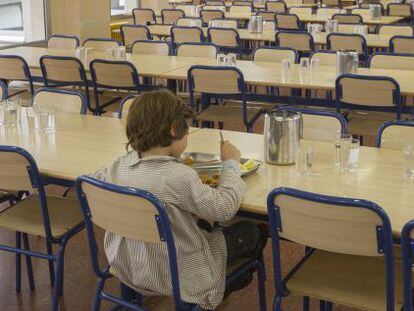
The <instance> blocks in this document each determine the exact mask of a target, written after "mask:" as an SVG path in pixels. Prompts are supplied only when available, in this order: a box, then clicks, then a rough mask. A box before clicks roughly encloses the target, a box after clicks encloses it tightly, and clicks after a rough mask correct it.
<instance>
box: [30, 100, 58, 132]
mask: <svg viewBox="0 0 414 311" xmlns="http://www.w3.org/2000/svg"><path fill="white" fill-rule="evenodd" d="M55 114H56V108H55V106H54V105H53V104H38V105H37V118H38V119H37V127H38V128H40V129H41V130H43V131H45V133H48V134H52V133H55V132H56V117H55ZM35 127H36V121H35Z"/></svg>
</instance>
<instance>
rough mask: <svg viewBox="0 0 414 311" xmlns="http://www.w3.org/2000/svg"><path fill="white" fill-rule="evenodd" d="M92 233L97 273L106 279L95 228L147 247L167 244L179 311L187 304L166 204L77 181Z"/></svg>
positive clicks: (129, 191) (128, 190) (127, 190)
mask: <svg viewBox="0 0 414 311" xmlns="http://www.w3.org/2000/svg"><path fill="white" fill-rule="evenodd" d="M76 190H77V194H78V198H79V201H80V203H81V207H82V212H83V215H84V220H85V227H86V231H87V233H88V241H89V249H90V253H91V257H92V266H93V269H94V271H95V273H96V274H97V275H98V276H100V277H102V276H103V275H105V272H104V270H101V268H100V264H99V258H98V246H97V242H96V238H95V233H94V229H93V225H96V226H98V227H100V228H102V229H104V230H105V231H107V232H111V233H114V234H117V235H119V236H122V237H125V238H128V239H133V240H136V241H141V242H144V243H155V244H163V243H165V245H166V249H167V252H168V262H169V267H170V274H171V283H172V288H173V296H174V301H175V304H176V306H177V309H179V308H182V307H183V305H184V303H183V302H182V300H181V297H180V285H179V278H178V264H177V254H176V249H175V245H174V238H173V235H172V230H171V225H170V221H169V218H168V214H167V212H166V210H165V206H164V204H163V203H162V202H161V201H159V200H158V199H157V198H156V197H155V196H154V195H152V194H151V193H149V192H148V191H143V190H139V189H134V188H132V187H122V186H118V185H115V184H109V183H106V182H102V181H98V180H96V179H93V178H90V177H86V176H81V177H79V178H78V179H77V180H76Z"/></svg>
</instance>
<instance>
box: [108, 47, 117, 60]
mask: <svg viewBox="0 0 414 311" xmlns="http://www.w3.org/2000/svg"><path fill="white" fill-rule="evenodd" d="M114 59H115V49H113V48H111V49H106V60H114Z"/></svg>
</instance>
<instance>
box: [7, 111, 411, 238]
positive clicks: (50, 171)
mask: <svg viewBox="0 0 414 311" xmlns="http://www.w3.org/2000/svg"><path fill="white" fill-rule="evenodd" d="M23 115H24V114H23ZM21 120H22V121H21V124H20V125H18V126H16V127H14V128H4V127H0V138H1V141H2V144H6V145H17V146H20V147H22V148H25V149H27V150H28V151H29V152H30V153H31V154H32V155H33V156H34V158H35V159H36V161H37V164H38V167H39V169H40V172H41V173H42V174H45V175H47V176H50V177H57V178H66V179H69V180H74V179H75V178H76V177H77V176H79V175H83V174H89V173H91V172H94V171H95V170H97V169H99V168H100V167H102V166H108V165H109V164H110V163H111V162H112V161H113V160H114V159H115V158H116V157H117V156H119V155H122V154H123V153H124V152H125V143H126V137H125V121H123V120H119V119H115V118H106V117H95V116H91V115H85V116H81V115H78V114H68V113H67V114H63V113H57V115H56V124H57V131H56V133H54V134H46V133H35V132H34V131H33V124H32V121H30V118H29V119H27V118H26V117H24V116H23V117H22V119H21ZM223 134H224V137H225V139H228V140H230V141H231V142H232V143H233V144H234V145H236V146H237V147H238V148H239V149H240V150H241V154H242V156H243V157H245V158H254V159H258V160H261V161H263V160H264V155H263V154H264V153H263V150H264V148H263V141H264V140H263V136H262V135H258V134H247V133H242V132H231V131H224V132H223ZM102 137H105V139H102ZM219 141H220V135H219V131H218V130H212V129H191V134H190V136H189V146H188V149H187V150H188V151H190V152H209V153H218V152H219ZM303 144H304V145H306V146H312V148H313V149H314V156H315V159H314V165H313V171H312V175H311V176H310V177H308V178H299V177H298V176H297V175H296V171H295V167H294V166H273V165H268V164H266V163H264V164H263V167H262V168H260V169H259V171H258V172H257V173H256V174H254V175H252V176H250V177H248V178H246V179H245V181H246V183H247V188H248V191H247V195H246V197H245V199H244V201H243V204H242V209H243V210H245V211H249V212H254V213H258V214H266V196H267V194H268V193H269V192H270V191H271V190H272V189H273V188H276V187H282V186H284V187H294V188H298V189H302V190H306V191H312V192H319V193H323V194H329V195H337V196H347V197H355V198H361V199H367V200H371V201H374V202H376V203H377V204H379V205H380V206H381V207H383V208H384V209H385V210H386V212H387V213H388V215H389V217H390V218H391V222H392V225H393V228H394V232H395V234H396V235H398V234H399V233H400V232H401V228H402V226H403V225H404V224H405V223H406V222H407V221H408V220H410V219H411V218H414V217H413V215H414V213H413V211H412V202H413V201H414V191H413V187H414V181H411V180H408V179H406V178H405V177H404V174H403V162H404V161H403V153H402V151H395V150H386V149H382V150H381V149H377V148H369V147H362V148H361V152H360V161H359V169H358V172H356V173H340V172H338V171H335V168H334V165H333V161H334V147H333V144H331V143H324V142H317V141H303Z"/></svg>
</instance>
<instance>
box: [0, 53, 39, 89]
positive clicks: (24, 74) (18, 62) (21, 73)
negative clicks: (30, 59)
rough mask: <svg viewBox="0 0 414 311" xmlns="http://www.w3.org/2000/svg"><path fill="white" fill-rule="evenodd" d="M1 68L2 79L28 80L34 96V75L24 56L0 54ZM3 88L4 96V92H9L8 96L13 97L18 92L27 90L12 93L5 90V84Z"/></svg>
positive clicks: (0, 76)
mask: <svg viewBox="0 0 414 311" xmlns="http://www.w3.org/2000/svg"><path fill="white" fill-rule="evenodd" d="M0 68H1V72H0V79H3V80H7V81H27V82H28V83H29V92H30V95H31V96H33V94H34V87H33V77H32V75H31V73H30V69H29V65H28V64H27V62H26V61H25V60H24V58H23V57H20V56H17V55H0ZM2 90H3V96H4V94H7V97H13V96H15V95H17V94H20V93H23V92H26V90H24V91H17V92H16V93H14V94H10V92H4V89H3V86H2Z"/></svg>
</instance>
